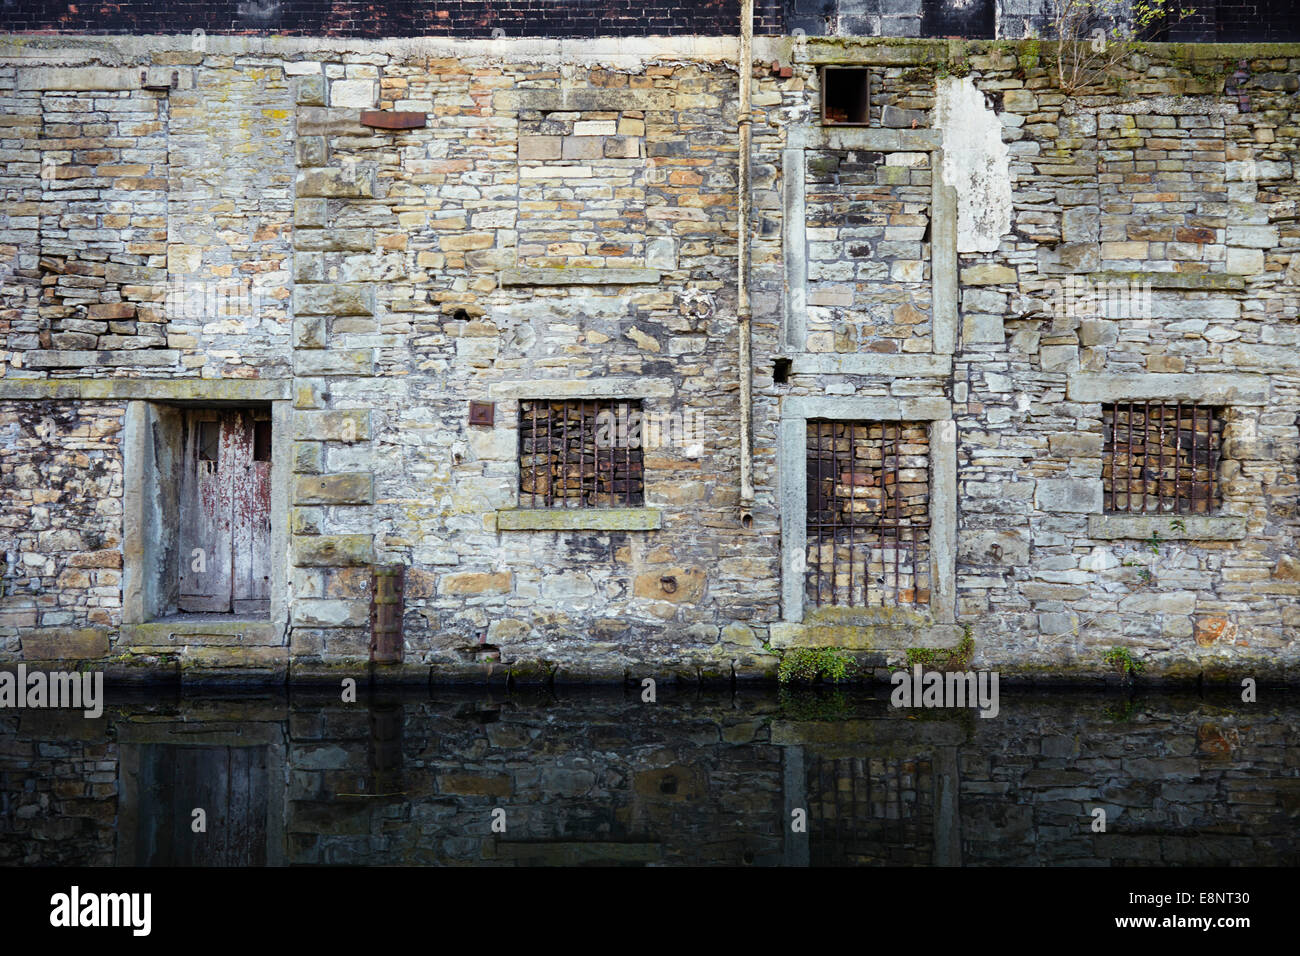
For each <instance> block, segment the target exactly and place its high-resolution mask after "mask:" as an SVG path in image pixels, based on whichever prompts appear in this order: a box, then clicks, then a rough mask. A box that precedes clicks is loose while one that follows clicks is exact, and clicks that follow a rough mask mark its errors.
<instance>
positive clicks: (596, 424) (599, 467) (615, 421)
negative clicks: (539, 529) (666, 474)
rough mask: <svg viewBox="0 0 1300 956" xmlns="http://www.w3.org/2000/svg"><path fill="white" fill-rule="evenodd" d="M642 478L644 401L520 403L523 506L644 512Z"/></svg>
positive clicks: (520, 482)
mask: <svg viewBox="0 0 1300 956" xmlns="http://www.w3.org/2000/svg"><path fill="white" fill-rule="evenodd" d="M643 475H644V468H643V462H642V442H641V402H640V401H625V400H616V399H591V398H588V399H570V400H565V401H546V400H537V401H521V402H520V403H519V492H520V494H519V504H520V507H524V508H629V507H640V506H641V505H643V504H644V503H645V486H644V480H643Z"/></svg>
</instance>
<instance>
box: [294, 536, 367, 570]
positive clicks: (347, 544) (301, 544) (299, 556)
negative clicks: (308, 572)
mask: <svg viewBox="0 0 1300 956" xmlns="http://www.w3.org/2000/svg"><path fill="white" fill-rule="evenodd" d="M374 562H375V546H374V538H373V536H372V535H368V534H329V535H317V536H313V537H308V536H299V537H295V538H294V539H293V563H294V564H295V565H297V566H298V567H303V568H319V567H348V566H358V565H366V564H374Z"/></svg>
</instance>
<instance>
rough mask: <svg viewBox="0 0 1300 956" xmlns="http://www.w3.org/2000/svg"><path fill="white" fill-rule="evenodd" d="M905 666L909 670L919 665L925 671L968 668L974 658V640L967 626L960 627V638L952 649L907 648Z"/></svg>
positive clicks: (969, 627)
mask: <svg viewBox="0 0 1300 956" xmlns="http://www.w3.org/2000/svg"><path fill="white" fill-rule="evenodd" d="M904 653H906V654H907V666H908V669H909V670H910V669H911V668H913V667H915V666H916V665H917V664H920V665H921V666H922V667H923V668H925V669H927V670H942V671H964V670H967V669H968V668H969V667H970V662H971V658H973V657H974V656H975V638H974V636H973V635H972V634H971V626H970V625H969V624H963V625H962V638H961V640H960V641H958V642H957V646H956V647H952V648H938V649H936V648H933V647H909V648H908V649H907V650H906V651H905V652H904Z"/></svg>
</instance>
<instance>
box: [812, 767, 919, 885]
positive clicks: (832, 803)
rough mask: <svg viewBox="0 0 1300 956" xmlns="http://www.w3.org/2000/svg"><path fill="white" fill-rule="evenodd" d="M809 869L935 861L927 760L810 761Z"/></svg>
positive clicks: (916, 863) (900, 864)
mask: <svg viewBox="0 0 1300 956" xmlns="http://www.w3.org/2000/svg"><path fill="white" fill-rule="evenodd" d="M807 787H808V789H807V794H808V831H809V835H810V836H811V840H810V841H809V842H810V845H809V857H810V858H809V862H810V863H811V864H812V865H813V866H848V865H856V866H863V865H868V866H869V865H877V866H880V865H886V866H926V865H929V864H930V863H932V862H933V856H934V773H933V768H932V765H931V760H930V758H929V757H926V756H918V757H912V758H898V757H842V758H825V757H822V756H820V755H819V756H816V757H813V758H812V760H811V762H810V763H809V766H808V770H807Z"/></svg>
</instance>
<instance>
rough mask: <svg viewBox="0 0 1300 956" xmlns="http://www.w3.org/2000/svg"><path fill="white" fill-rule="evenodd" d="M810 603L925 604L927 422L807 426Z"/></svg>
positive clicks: (927, 576)
mask: <svg viewBox="0 0 1300 956" xmlns="http://www.w3.org/2000/svg"><path fill="white" fill-rule="evenodd" d="M807 450H808V459H807V461H808V510H807V533H808V570H807V582H806V585H807V596H808V600H809V601H810V602H811V603H813V604H815V605H817V606H821V605H823V604H841V605H847V606H850V607H870V606H886V605H888V606H893V605H903V604H908V605H922V604H929V603H930V441H929V429H928V428H927V426H926V424H925V423H924V422H846V421H827V420H816V419H814V420H810V421H809V422H808V449H807Z"/></svg>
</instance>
